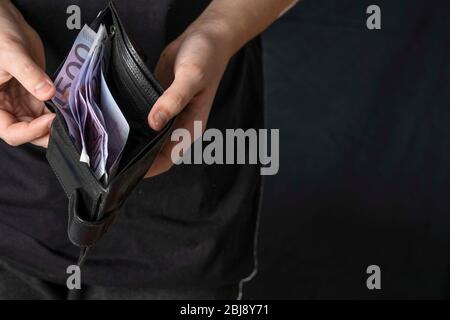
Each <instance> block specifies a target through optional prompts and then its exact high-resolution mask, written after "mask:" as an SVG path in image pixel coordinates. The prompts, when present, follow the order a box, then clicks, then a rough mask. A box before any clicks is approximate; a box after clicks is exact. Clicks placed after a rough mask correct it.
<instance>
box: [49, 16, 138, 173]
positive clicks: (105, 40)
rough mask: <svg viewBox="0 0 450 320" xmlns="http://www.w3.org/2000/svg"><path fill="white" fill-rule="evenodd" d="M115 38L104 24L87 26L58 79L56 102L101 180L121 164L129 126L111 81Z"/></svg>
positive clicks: (81, 32) (81, 149) (81, 151)
mask: <svg viewBox="0 0 450 320" xmlns="http://www.w3.org/2000/svg"><path fill="white" fill-rule="evenodd" d="M110 48H111V43H110V39H109V36H108V32H107V30H106V28H105V26H104V25H101V26H100V27H99V29H98V30H97V31H94V30H92V29H91V28H90V27H88V26H84V27H83V29H82V30H81V31H80V33H79V34H78V36H77V38H76V40H75V43H74V45H73V47H72V49H71V51H70V54H69V55H68V57H67V59H66V61H65V62H64V65H63V66H62V68H61V69H60V71H59V74H58V76H57V77H56V80H55V85H56V88H57V90H56V91H57V93H56V95H55V97H54V98H53V100H52V101H53V103H54V104H55V105H56V107H57V108H58V109H59V110H60V111H61V114H62V116H63V117H64V120H65V121H66V124H67V127H68V130H69V134H70V136H71V137H72V139H73V141H74V143H75V145H76V146H77V148H78V150H79V151H80V154H81V156H80V161H82V162H85V163H86V164H88V165H89V166H90V168H91V170H92V172H93V174H94V175H95V177H96V178H97V179H99V180H101V181H105V182H107V180H108V177H110V176H111V175H113V174H114V171H115V170H116V169H117V166H118V163H119V160H120V156H121V154H122V151H123V149H124V147H125V144H126V142H127V139H128V135H129V132H130V127H129V125H128V123H127V121H126V120H125V117H124V116H123V114H122V112H121V110H120V108H119V107H118V105H117V103H116V101H115V100H114V97H113V96H112V94H111V92H110V90H109V89H108V85H107V83H106V73H107V70H108V62H109V56H110Z"/></svg>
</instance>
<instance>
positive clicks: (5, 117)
mask: <svg viewBox="0 0 450 320" xmlns="http://www.w3.org/2000/svg"><path fill="white" fill-rule="evenodd" d="M44 69H45V55H44V47H43V44H42V41H41V39H40V38H39V35H38V34H37V33H36V31H35V30H34V29H33V28H31V27H30V26H29V25H28V24H27V22H26V21H25V20H24V18H23V17H22V15H21V14H20V12H19V11H18V10H17V9H16V8H15V7H14V5H13V4H12V3H11V2H10V0H4V1H0V139H3V140H4V141H5V142H6V143H8V144H9V145H11V146H18V145H21V144H24V143H28V142H30V143H32V144H35V145H38V146H41V147H47V145H48V135H49V129H50V126H51V123H52V121H53V119H54V117H55V115H54V114H52V113H51V112H50V111H49V110H48V109H47V108H46V107H45V104H44V103H43V101H46V100H49V99H51V98H52V97H53V96H54V95H55V86H54V84H53V83H52V81H51V80H50V78H49V77H48V76H47V75H46V74H45V72H44V71H43V70H44Z"/></svg>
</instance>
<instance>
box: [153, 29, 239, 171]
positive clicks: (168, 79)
mask: <svg viewBox="0 0 450 320" xmlns="http://www.w3.org/2000/svg"><path fill="white" fill-rule="evenodd" d="M230 57H231V53H228V52H227V51H226V50H224V44H223V42H221V41H220V40H219V38H218V37H216V36H214V32H212V33H210V32H207V31H205V30H197V31H187V32H185V34H183V35H182V36H180V37H179V38H178V39H176V40H175V41H174V42H172V43H171V44H169V45H168V46H167V48H166V49H165V50H164V51H163V53H162V54H161V57H160V59H159V62H158V64H157V67H156V70H155V75H156V77H157V78H158V80H159V81H160V82H161V83H162V85H163V86H164V87H166V88H167V87H168V89H167V90H166V91H165V92H164V94H163V95H162V96H161V97H160V98H159V99H158V101H157V102H156V103H155V105H154V106H153V108H152V110H151V112H150V114H149V116H148V121H149V124H150V126H151V127H152V128H153V129H154V130H157V131H159V130H161V129H162V128H163V127H164V126H165V124H166V123H167V121H169V120H170V119H172V118H173V117H175V116H176V115H178V118H177V119H176V121H175V126H174V129H177V128H185V129H187V130H189V132H190V133H191V137H193V136H194V121H202V125H203V130H205V127H206V123H207V121H208V116H209V113H210V111H211V107H212V104H213V101H214V97H215V95H216V92H217V88H218V86H219V83H220V80H221V78H222V76H223V74H224V72H225V69H226V66H227V64H228V62H229V60H230ZM176 143H177V142H173V141H170V140H168V141H167V143H166V144H165V146H164V147H163V149H162V151H161V152H160V153H159V155H158V156H157V157H156V159H155V161H154V163H153V165H152V167H151V168H150V170H149V171H148V172H147V174H146V176H145V177H146V178H148V177H152V176H155V175H158V174H161V173H163V172H165V171H167V170H169V169H170V168H171V167H172V165H173V162H172V159H171V151H172V148H173V146H174V145H175V144H176Z"/></svg>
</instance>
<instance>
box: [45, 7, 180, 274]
mask: <svg viewBox="0 0 450 320" xmlns="http://www.w3.org/2000/svg"><path fill="white" fill-rule="evenodd" d="M100 24H104V25H105V26H106V28H107V30H109V37H110V38H111V52H110V62H109V67H108V73H107V77H106V81H107V83H108V87H109V89H110V91H111V92H112V95H113V96H114V99H115V100H116V102H117V105H118V106H119V108H120V109H121V111H122V113H123V115H124V117H125V119H126V120H127V122H128V124H129V126H130V133H129V136H128V140H127V143H126V145H125V148H124V151H123V153H122V157H121V160H120V162H119V166H118V170H117V171H116V173H115V175H114V176H112V177H110V178H109V179H108V180H109V181H108V183H107V184H104V183H102V182H101V181H99V180H98V179H96V177H95V176H94V174H93V172H92V170H91V168H90V167H89V166H88V165H87V164H86V163H83V162H80V150H78V148H77V147H76V146H75V144H74V142H73V140H72V139H71V137H70V135H69V131H68V127H67V124H66V122H65V120H64V117H63V116H62V114H61V112H60V111H59V110H58V108H57V107H56V106H55V105H54V104H53V103H52V102H51V101H49V102H47V105H48V107H49V108H50V109H51V110H52V111H53V112H55V113H56V118H55V120H54V122H53V124H52V128H51V131H50V141H49V146H48V150H47V159H48V162H49V163H50V165H51V167H52V169H53V171H54V173H55V174H56V176H57V177H58V180H59V182H60V183H61V185H62V187H63V189H64V191H65V193H66V195H67V197H68V198H69V208H68V213H69V219H68V236H69V239H70V241H71V242H72V243H73V244H75V245H77V246H79V247H81V249H82V250H81V254H80V259H79V261H78V262H79V265H81V264H82V263H83V261H84V257H85V256H86V253H87V251H88V249H89V248H90V247H92V246H93V245H94V244H95V243H96V242H97V241H98V240H99V239H100V238H101V237H102V235H103V234H104V233H105V232H106V231H107V230H108V228H109V226H111V224H112V223H113V221H114V218H115V217H116V216H117V214H118V212H119V210H120V208H121V207H122V205H123V204H124V202H125V200H126V199H127V197H128V196H129V194H130V193H131V192H132V191H133V189H134V188H135V187H136V185H137V184H138V183H139V182H140V181H141V180H142V179H143V177H144V175H145V173H146V172H147V170H148V169H149V167H150V166H151V164H152V162H153V161H154V159H155V157H156V155H157V154H158V153H159V151H160V149H161V147H162V145H163V144H164V142H165V140H166V139H167V137H168V135H169V133H170V131H171V127H172V124H173V120H172V121H170V122H169V123H168V124H167V125H166V127H165V128H164V129H163V130H161V131H160V132H156V131H153V130H152V129H151V128H150V127H149V125H148V122H147V116H148V114H149V112H150V110H151V107H152V106H153V105H154V103H155V102H156V100H157V99H158V97H159V96H160V95H161V94H162V92H163V89H162V87H161V85H160V84H159V83H158V82H157V81H156V80H155V78H154V77H153V75H152V73H151V72H150V71H149V70H148V68H147V67H146V65H145V64H144V62H143V60H142V59H141V58H140V56H139V55H138V53H137V52H136V50H135V48H134V47H133V45H132V44H131V42H130V40H129V38H128V36H127V34H126V32H125V29H124V27H123V25H122V23H121V21H120V19H119V16H118V14H117V11H116V9H115V7H114V4H113V2H110V3H109V4H108V5H107V7H106V8H105V9H104V10H102V11H101V12H100V13H99V15H98V16H97V18H96V19H95V21H94V22H93V23H92V24H91V25H90V26H91V28H92V29H94V30H95V29H97V28H98V27H99V26H100ZM56 74H58V72H57V73H56Z"/></svg>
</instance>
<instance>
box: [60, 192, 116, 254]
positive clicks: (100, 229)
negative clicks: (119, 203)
mask: <svg viewBox="0 0 450 320" xmlns="http://www.w3.org/2000/svg"><path fill="white" fill-rule="evenodd" d="M99 202H100V201H99ZM82 203H83V200H82V196H81V192H80V189H76V190H75V192H74V193H73V194H72V195H71V196H70V197H69V221H68V229H67V230H68V235H69V239H70V241H71V242H72V243H73V244H75V245H77V246H79V247H90V246H92V245H94V244H95V243H96V242H97V240H98V239H100V238H101V237H102V235H103V234H104V233H105V232H106V231H107V230H108V227H109V226H110V225H111V224H112V223H113V221H114V219H115V217H116V214H117V211H114V212H110V213H108V214H105V216H104V217H103V218H102V219H100V220H97V221H88V220H86V219H85V218H84V215H83V213H82V212H81V211H80V210H83V209H82V208H83V205H82Z"/></svg>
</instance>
